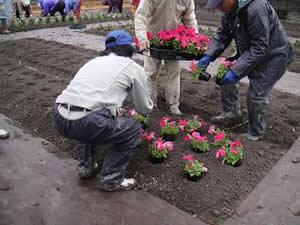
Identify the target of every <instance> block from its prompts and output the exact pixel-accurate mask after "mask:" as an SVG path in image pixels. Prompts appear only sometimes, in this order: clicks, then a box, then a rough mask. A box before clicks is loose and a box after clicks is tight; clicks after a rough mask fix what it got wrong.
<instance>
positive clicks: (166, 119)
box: [159, 117, 170, 127]
mask: <svg viewBox="0 0 300 225" xmlns="http://www.w3.org/2000/svg"><path fill="white" fill-rule="evenodd" d="M169 119H170V118H169V117H163V118H161V120H160V122H159V126H160V127H164V126H166V123H167V121H168V120H169Z"/></svg>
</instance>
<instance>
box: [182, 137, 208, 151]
mask: <svg viewBox="0 0 300 225" xmlns="http://www.w3.org/2000/svg"><path fill="white" fill-rule="evenodd" d="M184 139H185V140H186V141H190V142H191V146H192V150H193V151H194V152H198V153H200V152H208V151H209V143H208V140H207V137H206V136H201V135H200V133H198V132H193V133H192V135H190V134H186V135H185V137H184Z"/></svg>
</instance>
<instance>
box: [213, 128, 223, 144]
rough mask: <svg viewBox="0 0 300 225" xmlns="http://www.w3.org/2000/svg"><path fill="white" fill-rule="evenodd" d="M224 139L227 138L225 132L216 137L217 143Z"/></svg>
mask: <svg viewBox="0 0 300 225" xmlns="http://www.w3.org/2000/svg"><path fill="white" fill-rule="evenodd" d="M224 138H225V132H224V131H220V132H219V133H217V134H216V136H215V137H214V139H215V141H216V142H219V141H221V140H223V139H224Z"/></svg>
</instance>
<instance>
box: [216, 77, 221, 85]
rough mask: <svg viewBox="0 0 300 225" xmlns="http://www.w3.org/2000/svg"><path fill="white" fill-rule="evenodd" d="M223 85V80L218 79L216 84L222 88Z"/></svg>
mask: <svg viewBox="0 0 300 225" xmlns="http://www.w3.org/2000/svg"><path fill="white" fill-rule="evenodd" d="M221 83H222V78H218V77H216V84H217V85H219V86H221Z"/></svg>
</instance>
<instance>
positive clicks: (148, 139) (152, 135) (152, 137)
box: [146, 131, 155, 141]
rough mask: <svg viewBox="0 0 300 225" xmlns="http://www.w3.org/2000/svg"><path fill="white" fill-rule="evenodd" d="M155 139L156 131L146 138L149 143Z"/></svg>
mask: <svg viewBox="0 0 300 225" xmlns="http://www.w3.org/2000/svg"><path fill="white" fill-rule="evenodd" d="M154 138H155V132H154V131H152V132H150V133H149V134H148V135H147V136H146V140H147V141H151V140H152V139H154Z"/></svg>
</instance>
